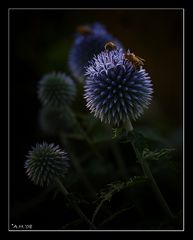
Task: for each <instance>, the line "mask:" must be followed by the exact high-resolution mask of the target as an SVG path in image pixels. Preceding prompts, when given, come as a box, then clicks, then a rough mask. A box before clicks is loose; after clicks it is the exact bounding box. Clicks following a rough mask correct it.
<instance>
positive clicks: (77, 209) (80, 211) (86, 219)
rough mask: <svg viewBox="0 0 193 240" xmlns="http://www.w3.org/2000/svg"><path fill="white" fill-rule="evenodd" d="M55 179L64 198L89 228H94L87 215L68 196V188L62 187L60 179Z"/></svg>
mask: <svg viewBox="0 0 193 240" xmlns="http://www.w3.org/2000/svg"><path fill="white" fill-rule="evenodd" d="M55 181H56V184H57V186H58V188H59V190H60V191H61V192H62V194H63V195H64V196H65V198H66V199H67V200H68V202H69V203H70V204H71V206H72V207H73V208H74V210H75V211H76V212H77V214H78V215H79V216H80V217H81V218H82V220H84V221H85V222H86V223H87V224H88V225H89V226H90V229H96V227H95V226H94V224H93V223H91V221H90V220H89V219H88V218H87V216H86V215H85V214H84V213H83V212H82V210H81V209H80V208H79V206H78V205H77V204H76V203H75V202H74V201H72V200H71V199H70V198H69V192H68V190H67V189H66V188H65V187H64V185H63V184H62V183H61V181H60V180H59V179H58V178H56V179H55Z"/></svg>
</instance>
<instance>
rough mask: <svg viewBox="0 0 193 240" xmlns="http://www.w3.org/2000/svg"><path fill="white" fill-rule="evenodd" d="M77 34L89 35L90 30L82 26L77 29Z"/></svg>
mask: <svg viewBox="0 0 193 240" xmlns="http://www.w3.org/2000/svg"><path fill="white" fill-rule="evenodd" d="M77 32H79V33H80V34H82V35H87V34H90V33H91V29H90V27H89V26H86V25H82V26H79V27H78V28H77Z"/></svg>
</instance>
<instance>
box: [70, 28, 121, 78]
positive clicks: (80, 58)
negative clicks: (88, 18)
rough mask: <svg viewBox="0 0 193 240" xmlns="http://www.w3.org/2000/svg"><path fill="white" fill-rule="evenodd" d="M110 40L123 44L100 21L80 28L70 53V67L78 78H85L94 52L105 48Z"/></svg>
mask: <svg viewBox="0 0 193 240" xmlns="http://www.w3.org/2000/svg"><path fill="white" fill-rule="evenodd" d="M108 41H113V42H115V43H116V45H117V46H120V47H121V46H122V45H121V43H120V42H119V41H118V40H117V39H116V38H115V37H113V36H112V35H111V34H110V33H108V32H107V30H106V28H105V27H104V26H103V25H101V24H100V23H93V24H90V25H85V26H80V27H79V28H78V33H77V34H76V36H75V40H74V43H73V45H72V48H71V50H70V54H69V68H70V70H71V73H72V75H73V76H74V77H75V78H76V79H78V80H80V81H83V80H85V75H84V73H85V67H86V66H87V65H88V61H89V60H91V59H92V57H93V55H94V54H99V53H100V52H101V51H102V50H104V44H105V43H106V42H108Z"/></svg>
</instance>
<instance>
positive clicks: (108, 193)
mask: <svg viewBox="0 0 193 240" xmlns="http://www.w3.org/2000/svg"><path fill="white" fill-rule="evenodd" d="M145 181H146V178H145V177H143V176H134V177H132V178H130V179H129V180H128V181H125V182H123V181H117V182H113V183H110V184H107V187H106V188H104V189H102V190H101V192H99V194H98V196H99V197H98V199H97V200H96V202H99V204H98V205H97V207H96V209H95V211H94V214H93V217H92V222H94V220H95V217H96V215H97V213H98V212H99V210H100V208H101V207H102V205H103V203H104V202H105V201H109V202H110V200H111V198H112V196H113V195H114V194H116V193H118V192H120V191H121V190H123V189H126V188H128V187H133V186H135V185H136V184H140V183H144V182H145Z"/></svg>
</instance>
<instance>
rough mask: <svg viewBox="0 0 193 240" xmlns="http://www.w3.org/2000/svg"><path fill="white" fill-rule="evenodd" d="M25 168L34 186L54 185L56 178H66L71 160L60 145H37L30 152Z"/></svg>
mask: <svg viewBox="0 0 193 240" xmlns="http://www.w3.org/2000/svg"><path fill="white" fill-rule="evenodd" d="M24 167H25V169H26V173H27V175H28V177H29V178H30V179H31V180H32V182H33V183H34V184H38V185H40V186H44V185H49V184H51V183H53V182H54V181H55V179H56V178H59V179H63V178H64V177H65V175H66V173H67V171H68V168H69V158H68V155H67V153H66V152H65V151H63V150H61V149H60V147H59V146H58V145H54V144H48V143H43V144H36V146H35V147H32V150H31V151H29V154H28V156H27V160H26V161H25V165H24Z"/></svg>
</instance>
